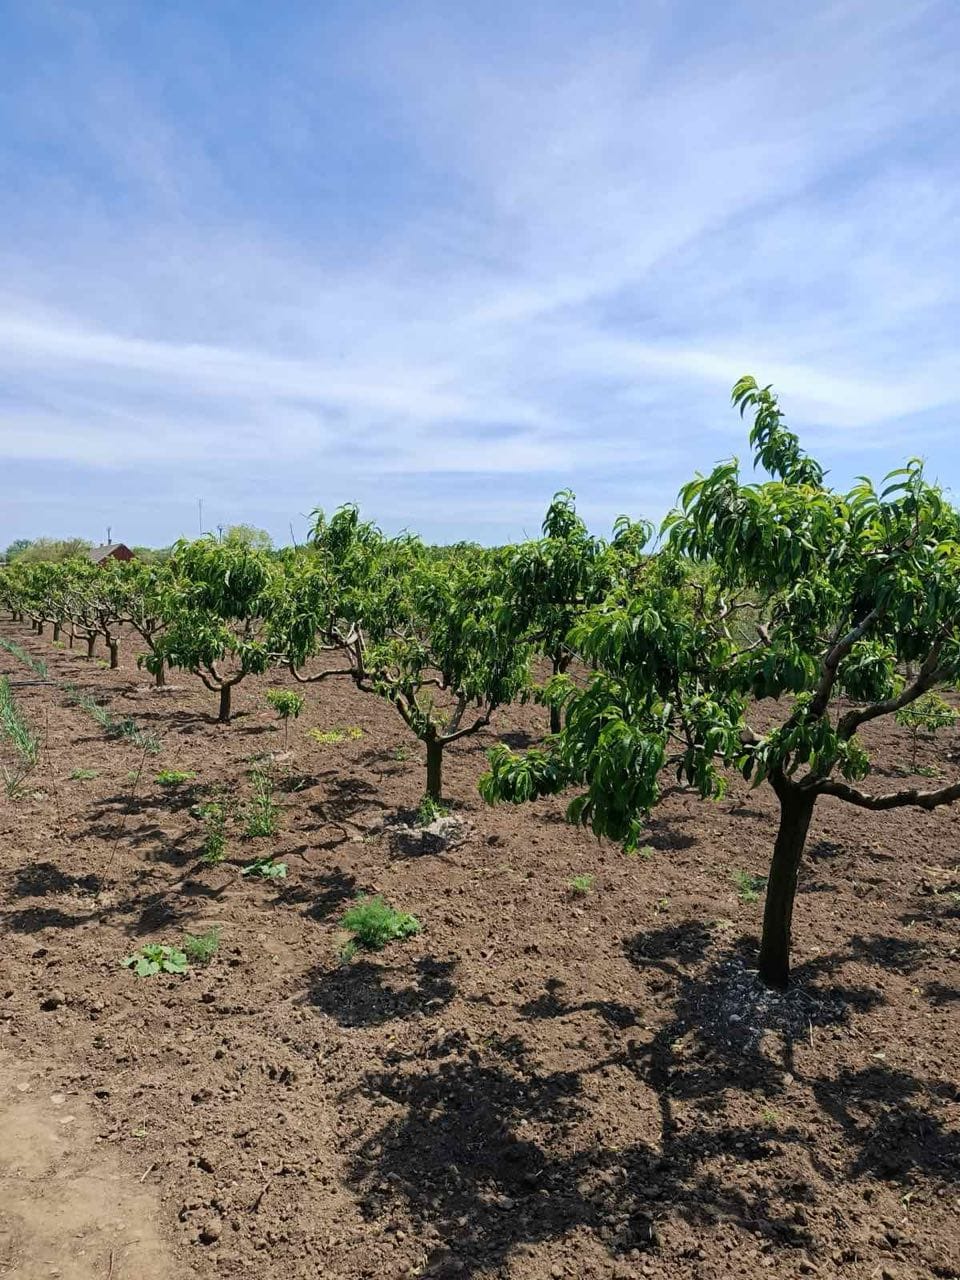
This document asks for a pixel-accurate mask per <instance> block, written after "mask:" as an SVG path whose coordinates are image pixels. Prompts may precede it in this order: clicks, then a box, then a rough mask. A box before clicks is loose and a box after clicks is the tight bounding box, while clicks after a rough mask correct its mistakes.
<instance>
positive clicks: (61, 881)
mask: <svg viewBox="0 0 960 1280" xmlns="http://www.w3.org/2000/svg"><path fill="white" fill-rule="evenodd" d="M99 887H100V881H99V878H98V877H97V876H94V875H87V876H71V875H68V874H67V873H66V872H65V871H62V870H61V868H60V867H58V866H57V864H56V863H55V862H32V863H30V864H29V865H28V866H25V867H18V868H17V869H16V870H15V871H14V872H13V874H12V876H11V884H10V895H11V897H14V898H45V897H48V896H49V895H51V894H57V893H96V892H97V890H98V889H99Z"/></svg>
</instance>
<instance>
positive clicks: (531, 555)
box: [503, 489, 650, 733]
mask: <svg viewBox="0 0 960 1280" xmlns="http://www.w3.org/2000/svg"><path fill="white" fill-rule="evenodd" d="M541 534H542V536H541V537H540V538H539V539H534V540H531V541H528V542H522V543H519V544H517V545H516V546H514V547H510V548H508V549H506V552H505V555H504V561H503V572H504V596H505V607H506V608H507V609H509V611H510V621H511V622H512V624H513V625H514V627H515V628H516V629H517V632H518V634H519V635H520V636H522V637H523V638H524V639H525V640H526V641H527V642H529V643H530V644H532V645H533V646H534V648H535V649H536V651H537V652H538V653H540V654H542V655H543V656H544V657H545V658H546V659H547V660H548V661H549V663H550V667H551V672H552V675H553V676H558V675H562V674H564V673H565V672H566V671H567V670H568V668H569V667H570V664H571V662H572V661H573V659H574V658H575V657H576V653H575V651H574V649H573V648H572V647H571V644H570V633H571V631H572V629H573V626H574V623H575V622H576V621H577V619H578V618H579V617H580V615H581V614H582V613H584V611H585V610H586V609H588V608H589V607H590V606H591V605H596V604H599V603H600V602H601V601H602V600H603V599H604V598H605V597H606V596H607V595H608V594H609V592H610V591H611V590H612V589H613V586H614V584H615V582H616V580H617V575H618V572H619V571H620V569H621V568H622V566H623V564H624V563H625V562H624V561H623V559H622V556H623V553H624V552H626V551H628V550H629V551H631V552H633V553H634V554H636V553H637V552H639V551H640V550H641V549H642V547H643V545H644V544H645V543H646V542H647V540H648V538H649V536H650V529H649V527H648V526H646V525H642V524H631V523H630V522H629V521H627V520H626V519H623V518H621V520H619V521H618V522H617V525H616V527H615V530H614V535H615V536H614V543H613V545H612V546H611V545H609V544H608V543H606V542H604V540H603V539H602V538H596V537H594V536H593V535H592V534H591V533H590V532H589V530H588V529H587V526H586V524H585V523H584V521H583V519H582V518H581V517H580V516H579V515H578V514H577V509H576V505H575V499H574V495H573V493H571V492H570V490H569V489H565V490H563V491H561V492H560V493H557V494H555V495H554V498H553V501H552V502H551V503H550V506H549V507H548V508H547V513H546V516H545V517H544V521H543V525H542V528H541ZM558 687H562V686H561V685H558V684H556V683H555V682H550V681H548V683H547V685H546V686H545V688H544V689H543V690H540V691H538V696H539V697H541V698H543V699H545V700H546V701H547V702H548V703H549V705H550V732H551V733H559V731H560V724H561V720H560V716H561V705H560V704H559V703H558V702H557V701H556V700H554V698H553V696H552V695H553V691H554V690H555V689H556V688H558Z"/></svg>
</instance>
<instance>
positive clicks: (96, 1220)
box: [0, 1054, 183, 1280]
mask: <svg viewBox="0 0 960 1280" xmlns="http://www.w3.org/2000/svg"><path fill="white" fill-rule="evenodd" d="M51 1079H54V1077H48V1076H45V1075H44V1073H43V1071H42V1070H40V1069H39V1068H38V1067H37V1066H35V1065H33V1064H31V1065H26V1066H21V1065H19V1064H18V1063H17V1062H15V1061H14V1060H13V1058H12V1057H11V1056H10V1055H9V1054H4V1055H3V1056H0V1135H2V1136H0V1276H11V1277H13V1276H16V1277H18V1278H19V1280H41V1277H42V1278H43V1280H50V1278H51V1277H60V1278H61V1280H179V1277H182V1275H183V1271H182V1270H181V1269H179V1268H178V1267H177V1266H176V1265H175V1263H174V1262H173V1261H172V1259H171V1258H170V1257H169V1255H168V1253H167V1250H166V1249H165V1247H164V1246H163V1245H162V1244H161V1241H160V1236H159V1233H158V1227H157V1202H156V1198H155V1195H154V1194H153V1193H152V1192H151V1191H147V1190H145V1189H144V1187H143V1186H141V1185H139V1183H138V1181H137V1178H136V1176H135V1174H134V1173H132V1172H131V1171H130V1170H128V1169H125V1168H123V1167H122V1166H121V1164H120V1161H119V1160H118V1159H117V1157H116V1154H115V1152H114V1151H112V1150H110V1149H109V1148H104V1147H101V1146H100V1145H98V1142H97V1137H96V1125H95V1123H94V1121H93V1118H92V1117H91V1115H90V1113H89V1112H88V1110H87V1108H86V1107H85V1106H84V1105H83V1104H82V1103H81V1101H80V1099H79V1098H77V1097H75V1096H70V1095H69V1094H65V1093H61V1092H59V1091H57V1090H56V1089H55V1088H53V1087H52V1085H51Z"/></svg>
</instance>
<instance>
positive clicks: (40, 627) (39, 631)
mask: <svg viewBox="0 0 960 1280" xmlns="http://www.w3.org/2000/svg"><path fill="white" fill-rule="evenodd" d="M37 635H38V636H42V635H43V623H42V622H38V623H37Z"/></svg>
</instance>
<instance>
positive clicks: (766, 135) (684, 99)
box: [0, 0, 960, 541]
mask: <svg viewBox="0 0 960 1280" xmlns="http://www.w3.org/2000/svg"><path fill="white" fill-rule="evenodd" d="M15 8H16V7H15ZM253 12H254V11H253V9H251V15H252V14H253ZM364 12H365V10H364V9H363V6H357V7H356V8H355V9H353V10H351V15H350V16H344V15H343V14H341V13H340V12H339V10H335V8H331V10H330V12H329V13H324V14H322V15H321V14H318V12H317V11H315V10H313V9H312V7H311V8H309V9H308V8H307V7H304V8H303V9H301V8H300V7H299V6H291V9H290V12H289V13H287V12H284V13H280V12H277V13H276V14H271V15H265V14H264V12H263V11H262V10H260V9H259V8H257V10H256V13H257V16H258V18H259V19H260V21H259V23H258V24H257V25H256V30H255V31H253V30H251V34H250V36H249V39H247V40H244V41H241V40H240V39H239V38H238V37H237V36H236V34H235V31H234V28H233V24H230V26H229V28H228V25H227V23H226V20H224V21H223V23H222V24H221V23H220V22H219V21H218V20H216V19H213V18H211V15H210V14H209V13H203V14H198V15H193V16H187V15H185V14H173V13H172V12H171V13H164V12H161V11H159V10H157V11H154V12H153V13H152V14H151V16H150V17H149V18H148V19H142V18H141V19H140V20H139V21H138V22H133V21H131V20H130V17H129V15H127V17H126V18H124V17H123V13H124V11H123V10H117V11H116V14H112V16H111V18H110V20H109V21H107V20H106V19H105V18H104V17H103V15H102V13H101V12H100V10H99V8H97V7H93V6H90V7H89V8H88V9H87V10H85V11H82V12H80V13H79V15H78V14H77V12H76V10H71V11H69V12H66V11H63V10H61V8H60V7H59V6H51V7H49V8H41V9H38V8H37V7H36V6H27V5H26V4H24V5H22V6H21V8H20V10H19V11H17V13H16V14H15V16H14V17H12V18H10V19H4V21H6V22H9V25H10V35H11V41H10V44H11V47H15V46H16V47H21V48H22V49H23V50H25V51H27V50H28V51H29V52H31V53H32V54H33V55H34V62H35V64H37V65H41V66H42V72H41V74H39V75H33V76H31V75H28V74H26V73H24V72H21V73H20V74H19V75H14V76H13V77H12V80H11V85H10V91H9V92H8V95H7V99H6V101H7V107H6V112H7V118H6V120H5V121H4V120H3V119H2V118H0V124H6V126H8V127H6V128H5V129H4V131H3V136H5V137H6V138H8V139H9V140H10V142H9V166H8V167H9V168H10V171H11V172H13V173H15V175H16V178H17V181H16V183H14V184H11V185H10V186H9V187H8V188H7V189H6V190H5V192H4V193H3V194H2V195H0V229H3V230H5V231H6V235H5V236H4V237H3V238H2V242H0V245H2V247H0V272H2V274H0V281H2V283H0V463H3V462H4V460H6V464H7V471H8V474H10V469H11V468H13V469H15V471H16V474H17V477H18V481H20V482H22V477H23V475H24V474H26V473H27V472H30V473H31V474H34V475H37V476H41V477H46V478H47V481H48V483H46V484H39V485H37V486H36V487H34V486H32V485H31V486H30V489H29V492H30V493H31V495H34V496H33V497H31V500H30V502H29V503H25V502H24V501H23V500H22V499H21V500H20V501H19V502H18V504H17V506H16V508H9V510H10V511H11V515H10V517H9V519H10V527H9V528H5V529H0V541H2V535H3V534H4V533H6V534H7V535H9V536H13V535H14V534H20V533H30V532H37V531H40V530H55V529H56V528H61V529H62V528H64V527H66V526H69V527H73V525H72V524H71V518H72V512H71V507H70V502H71V493H73V492H75V490H76V487H77V486H80V485H82V486H83V488H84V491H85V492H86V493H87V494H89V493H91V492H92V493H98V492H100V493H102V494H103V496H104V501H105V502H107V501H109V504H110V506H111V509H112V510H115V509H116V507H117V505H118V495H117V491H116V484H117V476H118V474H119V473H121V472H122V473H123V474H124V476H125V477H126V478H128V477H129V476H130V475H134V476H135V477H136V476H147V475H149V476H150V477H152V479H151V481H150V483H149V485H146V486H144V487H145V488H147V489H149V490H150V491H151V492H152V494H153V495H154V502H153V503H152V504H151V505H150V506H149V507H144V506H143V504H142V503H137V502H136V501H134V500H131V503H130V509H129V511H128V512H127V513H125V515H124V517H123V518H124V519H127V520H129V521H130V522H131V523H136V524H138V525H139V527H138V529H137V531H136V533H135V534H131V537H136V538H137V539H138V540H139V539H154V540H166V539H167V538H168V537H171V536H173V535H174V534H175V533H177V532H179V530H180V528H181V527H182V524H183V519H184V516H183V511H184V501H185V499H184V496H183V495H184V494H186V493H189V494H193V493H196V492H198V491H199V489H200V488H201V487H203V488H204V490H205V492H206V493H207V494H209V495H211V497H210V502H211V503H217V504H219V506H220V508H221V509H222V510H223V512H224V513H227V512H229V515H227V516H226V518H240V517H241V516H244V517H245V518H249V519H251V520H253V521H255V522H259V523H264V524H268V525H270V526H271V527H272V528H273V530H274V532H276V533H277V534H283V533H284V532H285V530H286V524H287V520H288V519H290V518H294V517H295V516H296V513H297V512H299V511H302V510H303V509H304V508H305V507H309V505H313V503H315V502H321V503H323V504H324V505H329V504H330V503H331V502H333V501H337V500H345V499H347V498H359V499H361V500H362V501H364V502H369V503H370V504H372V506H373V508H374V513H375V514H380V515H381V516H382V517H383V518H384V520H385V521H386V522H387V523H392V524H394V525H398V524H410V525H414V526H417V525H422V526H423V527H425V528H426V530H427V531H428V532H429V533H430V535H431V536H448V537H459V536H483V537H489V538H494V537H509V536H515V535H516V534H517V533H519V532H520V530H521V529H522V528H523V527H526V528H527V529H528V530H529V529H530V528H531V527H535V526H536V524H537V522H538V520H539V513H540V511H541V509H542V507H543V505H544V503H545V502H546V500H547V499H548V497H549V495H550V493H551V492H552V491H553V489H555V488H557V487H560V486H561V485H566V484H570V485H572V486H573V487H574V488H576V489H577V490H578V492H579V494H580V497H581V500H582V504H583V507H584V509H585V510H586V511H588V513H589V514H590V517H591V519H593V520H595V521H596V522H597V524H598V525H600V526H602V525H604V524H607V523H609V520H610V519H612V517H613V516H614V515H616V514H617V513H618V512H620V511H623V510H627V511H631V512H634V513H640V512H645V513H646V514H650V515H654V516H656V515H659V514H661V513H662V512H663V510H664V509H665V508H666V507H667V506H668V505H669V503H670V501H671V498H672V496H673V493H674V492H675V490H676V488H677V486H678V484H679V483H680V482H681V481H682V480H683V479H684V478H685V476H686V475H687V474H688V473H689V471H690V470H692V469H693V468H694V467H697V466H699V467H701V468H702V467H705V466H708V465H710V463H711V462H712V461H714V460H715V458H716V457H718V456H722V455H723V454H725V453H729V452H731V451H733V450H735V449H737V448H738V447H740V446H741V442H742V434H741V429H740V427H739V424H738V423H737V421H736V419H735V418H734V417H733V416H732V415H730V414H729V413H728V412H727V410H726V409H725V407H724V406H725V400H726V393H727V391H728V388H729V386H730V384H731V383H732V381H733V380H734V379H735V378H736V377H737V376H738V375H739V374H740V373H741V372H743V371H745V370H748V369H749V370H752V371H754V372H756V373H757V374H758V375H759V376H761V377H763V378H764V379H766V380H769V381H773V382H775V383H776V384H777V386H778V389H780V390H781V392H782V393H783V397H784V400H785V403H786V407H787V408H788V410H789V411H790V412H791V415H792V417H793V418H794V420H795V421H797V422H798V424H800V425H801V426H802V427H804V429H805V430H806V431H807V433H808V435H809V438H810V439H812V440H814V441H815V442H816V444H817V446H818V448H821V449H822V450H823V451H824V453H825V456H826V458H827V461H828V463H829V464H830V465H832V466H834V467H835V468H836V469H837V470H838V471H840V472H841V473H848V472H852V471H857V470H861V469H863V468H864V467H870V466H871V460H870V458H868V459H866V460H864V459H863V458H862V457H861V456H860V455H862V454H863V453H864V452H865V451H868V450H869V452H870V455H871V458H872V459H873V460H874V461H875V462H876V464H877V466H878V467H882V466H883V465H884V464H885V463H886V461H887V460H888V458H890V459H891V460H892V459H894V458H896V457H899V456H900V455H902V454H903V453H904V452H910V453H914V452H917V451H923V450H924V449H926V448H928V447H929V448H930V450H931V451H933V449H935V448H936V447H937V446H938V443H939V440H940V437H941V436H942V434H943V432H944V431H945V428H946V424H948V423H949V422H950V421H951V420H952V419H953V417H955V414H956V408H957V405H958V402H960V375H958V373H957V363H956V359H955V355H954V347H955V337H954V335H955V334H956V332H958V331H960V284H958V277H957V274H956V271H955V263H956V261H957V257H958V252H960V231H958V227H960V217H958V215H960V207H958V206H960V197H958V192H957V187H956V183H955V180H954V175H955V171H956V164H957V162H958V160H960V146H958V142H957V139H958V137H960V130H958V129H957V124H958V123H960V122H958V120H957V115H958V105H957V104H958V101H960V98H958V95H957V93H956V89H957V80H958V78H960V77H958V73H957V71H956V67H957V65H958V64H960V15H958V13H957V11H956V9H955V7H954V6H953V5H951V4H949V3H946V2H937V0H932V2H931V3H927V4H922V5H914V6H903V5H900V4H895V3H893V0H870V2H869V3H866V0H849V2H847V3H832V4H830V3H819V4H814V5H809V6H804V7H803V9H802V10H800V9H798V10H796V11H795V12H791V11H787V10H782V9H779V10H777V11H776V12H773V7H770V6H765V5H762V4H760V2H759V0H755V2H751V3H742V4H738V5H733V6H729V7H725V8H724V15H725V17H724V21H720V20H719V19H718V14H717V12H716V10H715V8H714V7H713V6H707V5H705V4H703V5H697V4H692V3H691V4H685V5H681V6H646V7H645V8H644V10H643V11H642V12H641V11H639V10H634V9H632V8H631V9H625V8H624V7H622V6H620V5H617V4H614V3H613V2H612V0H609V2H604V3H601V4H599V5H598V6H591V8H590V10H589V11H585V10H583V8H582V7H574V6H572V5H571V6H569V7H568V6H567V5H565V4H558V5H544V6H542V7H541V6H539V5H534V6H530V8H529V10H528V11H525V12H524V14H522V15H518V14H517V13H516V12H515V11H513V10H511V9H508V8H507V7H506V5H504V6H503V7H501V6H500V5H499V4H496V5H494V6H492V7H491V8H490V9H489V11H486V10H485V20H484V23H482V24H480V23H478V22H475V21H473V19H471V18H470V16H469V14H467V13H466V12H465V11H454V10H451V9H450V8H449V7H447V6H441V5H439V4H428V3H423V4H411V5H410V6H404V8H403V10H402V11H397V12H395V13H394V14H392V15H389V16H388V15H385V14H384V12H383V11H382V10H380V11H379V12H378V14H377V21H376V22H372V21H365V20H364V16H363V14H364ZM117 14H119V15H120V16H119V17H118V16H117ZM144 24H145V25H144ZM241 25H242V24H241ZM40 53H42V55H43V56H42V57H41V58H39V59H38V58H37V55H38V54H40ZM937 462H938V469H939V471H940V472H941V474H942V476H943V478H944V479H946V480H948V481H950V480H953V481H960V467H958V470H957V474H956V475H951V474H950V470H951V467H953V466H954V465H955V464H954V463H953V462H952V460H949V459H944V458H943V457H941V458H939V459H937ZM64 468H67V470H66V471H64ZM126 478H125V481H124V491H125V492H130V493H131V494H133V493H136V492H139V487H138V485H137V483H136V482H134V483H132V484H131V483H130V482H129V480H128V479H126ZM267 482H268V483H267ZM191 501H192V499H191ZM88 507H89V503H87V502H85V505H84V507H83V512H84V513H85V512H86V511H87V510H88ZM78 514H80V512H79V509H78ZM84 518H87V517H86V515H84Z"/></svg>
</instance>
